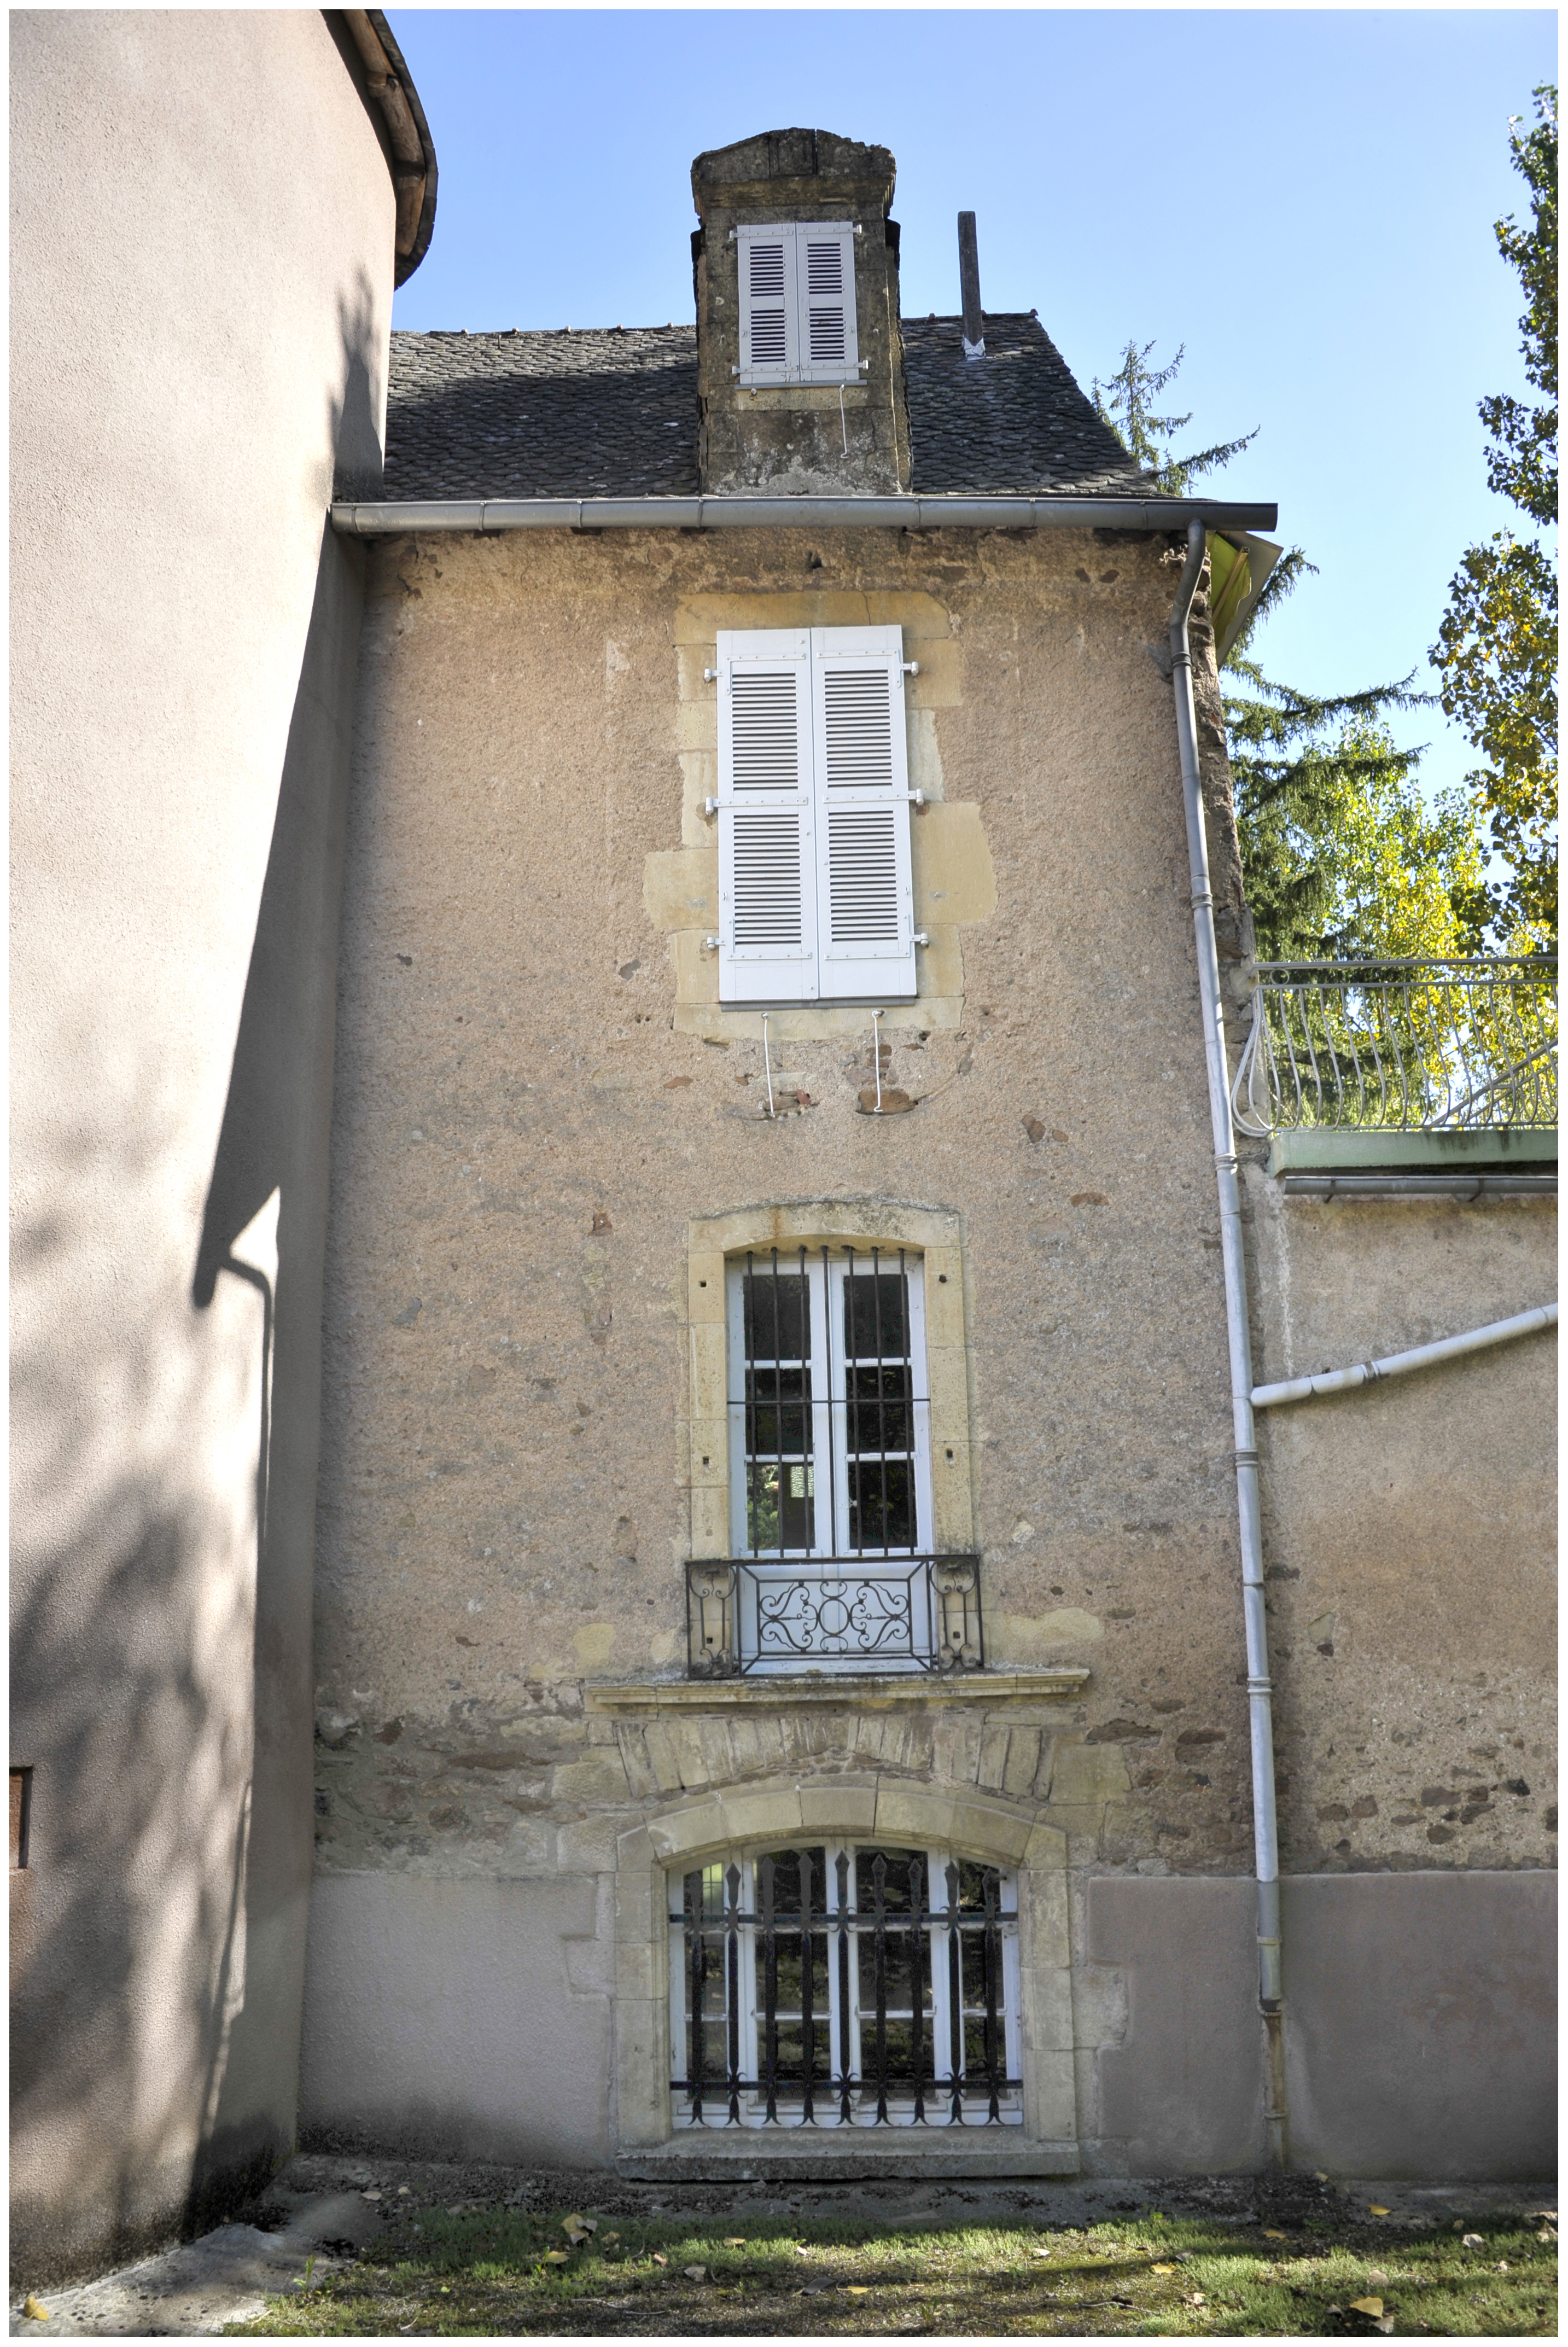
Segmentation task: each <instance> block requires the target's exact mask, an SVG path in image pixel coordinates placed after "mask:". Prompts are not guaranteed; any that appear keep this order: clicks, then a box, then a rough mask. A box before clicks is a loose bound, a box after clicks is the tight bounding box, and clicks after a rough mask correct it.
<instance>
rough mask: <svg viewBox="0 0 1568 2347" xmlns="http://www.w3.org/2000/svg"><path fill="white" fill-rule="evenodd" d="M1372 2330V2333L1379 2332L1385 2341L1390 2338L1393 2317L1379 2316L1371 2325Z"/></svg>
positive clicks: (1388, 2315) (1389, 2315) (1387, 2315)
mask: <svg viewBox="0 0 1568 2347" xmlns="http://www.w3.org/2000/svg"><path fill="white" fill-rule="evenodd" d="M1372 2328H1373V2330H1374V2331H1380V2332H1382V2334H1383V2336H1384V2338H1385V2339H1387V2338H1389V2336H1391V2334H1392V2332H1393V2328H1394V2318H1393V2316H1392V2315H1391V2314H1382V2315H1379V2316H1378V2320H1377V2321H1376V2322H1374V2323H1373V2325H1372Z"/></svg>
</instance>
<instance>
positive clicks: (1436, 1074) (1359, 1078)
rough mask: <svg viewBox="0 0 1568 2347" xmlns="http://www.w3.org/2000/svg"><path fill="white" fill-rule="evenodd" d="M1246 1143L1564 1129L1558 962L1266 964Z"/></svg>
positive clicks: (1256, 995)
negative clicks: (1322, 1130) (1341, 1135)
mask: <svg viewBox="0 0 1568 2347" xmlns="http://www.w3.org/2000/svg"><path fill="white" fill-rule="evenodd" d="M1231 1106H1232V1109H1233V1111H1234V1112H1235V1122H1236V1128H1237V1130H1238V1132H1241V1133H1248V1134H1252V1135H1255V1136H1256V1135H1266V1134H1270V1133H1278V1132H1280V1131H1282V1130H1286V1129H1297V1130H1299V1129H1301V1128H1303V1127H1310V1126H1317V1127H1332V1128H1341V1129H1344V1128H1359V1129H1363V1130H1373V1131H1378V1130H1381V1131H1392V1132H1405V1133H1432V1132H1459V1133H1465V1132H1482V1131H1488V1130H1494V1129H1497V1128H1500V1127H1510V1128H1512V1127H1518V1126H1533V1127H1552V1126H1555V1124H1556V1122H1557V958H1556V956H1555V955H1554V954H1553V955H1547V954H1538V955H1533V956H1532V957H1530V958H1521V959H1515V960H1502V959H1489V958H1474V959H1470V960H1457V959H1456V960H1448V961H1430V960H1429V961H1423V960H1389V961H1301V962H1260V963H1259V964H1258V966H1257V979H1256V984H1255V988H1254V991H1253V1003H1252V1029H1251V1032H1250V1033H1249V1034H1248V1036H1247V1039H1246V1042H1245V1047H1244V1049H1243V1051H1242V1055H1241V1060H1240V1063H1239V1065H1238V1066H1237V1069H1236V1072H1235V1081H1234V1083H1233V1084H1232V1087H1231Z"/></svg>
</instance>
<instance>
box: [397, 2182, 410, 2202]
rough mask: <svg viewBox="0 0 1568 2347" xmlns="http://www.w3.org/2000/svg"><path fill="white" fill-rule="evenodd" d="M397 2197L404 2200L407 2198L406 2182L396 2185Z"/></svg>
mask: <svg viewBox="0 0 1568 2347" xmlns="http://www.w3.org/2000/svg"><path fill="white" fill-rule="evenodd" d="M397 2197H398V2198H399V2199H400V2200H406V2199H407V2198H408V2187H407V2185H406V2184H400V2185H399V2186H398V2188H397Z"/></svg>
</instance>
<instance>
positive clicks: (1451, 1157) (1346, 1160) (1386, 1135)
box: [1268, 1124, 1557, 1173]
mask: <svg viewBox="0 0 1568 2347" xmlns="http://www.w3.org/2000/svg"><path fill="white" fill-rule="evenodd" d="M1556 1163H1557V1129H1556V1127H1555V1125H1552V1126H1545V1125H1528V1124H1512V1125H1494V1126H1492V1127H1491V1128H1490V1129H1488V1130H1486V1131H1483V1132H1476V1133H1390V1132H1388V1131H1386V1130H1382V1129H1371V1130H1368V1128H1366V1127H1364V1126H1362V1127H1357V1128H1354V1129H1348V1128H1346V1127H1344V1126H1340V1125H1322V1124H1317V1125H1306V1126H1300V1127H1295V1128H1292V1129H1291V1130H1289V1131H1287V1132H1284V1133H1276V1134H1275V1136H1274V1139H1273V1141H1272V1143H1270V1146H1269V1153H1268V1170H1269V1172H1270V1173H1406V1172H1415V1171H1417V1170H1419V1171H1420V1172H1422V1173H1470V1172H1472V1171H1475V1172H1479V1171H1480V1170H1481V1167H1482V1166H1493V1167H1496V1168H1498V1169H1499V1170H1505V1169H1506V1170H1509V1171H1512V1170H1515V1169H1522V1168H1524V1167H1526V1166H1530V1167H1542V1168H1544V1167H1546V1166H1554V1165H1555V1164H1556Z"/></svg>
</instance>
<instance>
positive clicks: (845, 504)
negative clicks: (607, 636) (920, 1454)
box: [332, 497, 1278, 538]
mask: <svg viewBox="0 0 1568 2347" xmlns="http://www.w3.org/2000/svg"><path fill="white" fill-rule="evenodd" d="M1277 516H1278V507H1276V506H1267V505H1255V506H1253V505H1226V504H1222V503H1219V502H1217V501H1215V500H1214V499H1212V498H1210V499H1204V498H1195V497H452V498H428V499H427V498H419V497H412V498H402V499H393V500H387V501H385V502H382V503H372V502H365V503H358V504H355V503H347V502H345V503H343V504H342V505H334V506H333V508H332V525H333V528H334V529H335V530H337V531H338V532H340V534H342V535H343V536H344V537H348V538H401V537H404V536H405V535H408V534H410V533H415V534H418V533H424V532H426V531H434V530H457V531H477V532H479V533H480V534H482V535H483V536H486V537H491V536H494V535H497V534H498V533H499V532H501V531H503V530H510V529H575V530H595V529H856V528H871V529H1126V530H1139V531H1157V530H1185V529H1188V528H1191V527H1192V526H1193V525H1194V524H1198V523H1201V524H1202V526H1203V528H1204V529H1214V530H1222V529H1228V530H1247V529H1273V528H1275V527H1276V519H1277Z"/></svg>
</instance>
